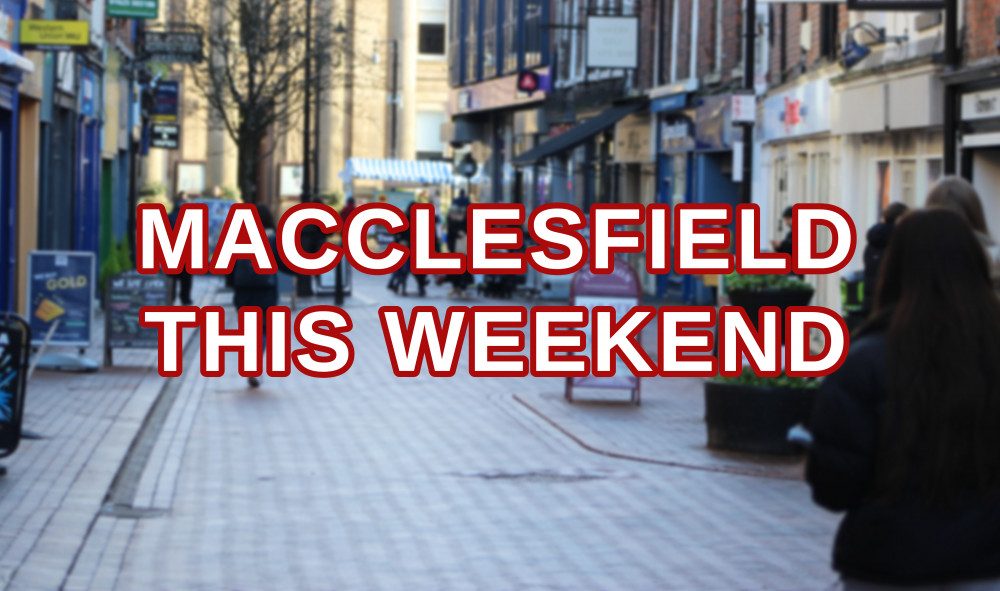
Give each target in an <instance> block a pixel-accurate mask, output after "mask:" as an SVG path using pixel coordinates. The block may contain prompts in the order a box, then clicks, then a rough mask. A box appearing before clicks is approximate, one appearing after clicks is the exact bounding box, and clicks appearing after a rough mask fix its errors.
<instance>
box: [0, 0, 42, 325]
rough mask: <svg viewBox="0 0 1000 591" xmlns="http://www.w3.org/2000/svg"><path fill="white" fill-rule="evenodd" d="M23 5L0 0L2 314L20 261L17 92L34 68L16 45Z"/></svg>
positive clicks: (11, 297) (7, 306) (11, 301)
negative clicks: (18, 239)
mask: <svg viewBox="0 0 1000 591" xmlns="http://www.w3.org/2000/svg"><path fill="white" fill-rule="evenodd" d="M23 14H24V5H23V4H22V3H21V2H15V1H12V0H0V228H3V230H0V310H11V309H13V306H14V301H15V299H14V298H15V294H14V285H15V277H14V272H15V268H16V261H17V233H16V232H15V231H8V230H9V229H10V230H13V229H14V228H16V227H17V224H16V220H17V170H18V149H17V146H18V91H17V86H18V85H19V84H20V83H21V76H22V75H23V74H24V73H25V72H32V71H33V70H34V64H33V63H32V62H31V61H30V60H28V59H27V58H25V57H24V56H23V55H21V53H20V51H19V48H18V47H17V44H16V43H15V40H16V36H15V31H17V30H19V29H20V22H21V17H22V15H23Z"/></svg>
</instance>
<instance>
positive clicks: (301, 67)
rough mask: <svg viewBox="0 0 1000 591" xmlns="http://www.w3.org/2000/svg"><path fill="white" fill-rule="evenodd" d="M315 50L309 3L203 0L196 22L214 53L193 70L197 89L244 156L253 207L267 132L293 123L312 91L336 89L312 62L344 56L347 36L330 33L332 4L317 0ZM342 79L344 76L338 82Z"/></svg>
mask: <svg viewBox="0 0 1000 591" xmlns="http://www.w3.org/2000/svg"><path fill="white" fill-rule="evenodd" d="M313 4H314V6H313V19H312V22H311V24H312V31H313V34H312V35H311V39H310V43H309V45H310V47H309V49H308V51H307V49H306V45H307V44H306V35H305V30H306V26H305V25H306V11H305V3H304V1H303V0H199V1H198V4H196V6H195V7H194V11H193V12H194V15H193V16H194V19H196V20H197V22H201V23H203V24H204V23H207V24H208V26H207V27H206V35H205V48H206V50H207V53H208V55H207V56H206V59H205V60H204V61H203V62H202V63H201V64H198V65H195V66H192V74H193V79H194V83H195V86H197V87H198V89H199V90H200V91H201V92H202V94H203V95H204V97H205V99H206V101H207V103H208V107H209V110H210V115H211V117H212V118H213V119H215V120H216V121H219V122H220V123H221V124H222V126H223V127H224V128H225V129H226V131H227V133H228V134H229V135H230V137H232V139H233V141H234V142H235V144H236V152H237V182H238V185H239V190H240V193H241V194H242V195H243V199H244V200H246V201H257V200H258V198H259V197H258V193H257V191H256V187H255V185H256V182H257V178H258V167H259V165H260V162H261V160H262V159H263V158H264V157H266V156H267V154H266V151H265V150H263V149H262V146H263V145H264V140H265V138H266V137H267V135H268V131H269V130H270V129H272V128H275V129H285V128H288V127H289V126H290V125H291V124H293V123H294V122H295V121H296V120H297V117H298V116H299V115H300V114H301V112H302V109H303V107H304V105H303V102H304V93H305V90H306V85H311V86H310V90H311V91H312V92H313V93H314V96H321V94H320V93H321V91H322V90H324V89H325V88H330V87H332V86H333V85H334V84H336V83H337V80H338V76H336V75H331V74H330V72H329V71H327V72H326V73H325V75H323V74H322V73H321V72H320V70H321V69H320V68H317V67H313V68H312V73H311V76H310V79H309V80H307V79H306V77H305V73H306V70H307V69H308V68H307V66H306V64H307V63H311V64H312V65H317V64H324V63H329V60H330V59H331V56H336V55H341V56H342V55H344V54H345V53H346V51H347V48H348V42H349V40H348V39H347V38H346V37H347V36H343V35H331V34H329V32H328V31H327V30H326V27H329V25H330V23H331V18H330V12H329V9H328V8H325V5H326V4H327V3H325V2H319V1H314V3H313ZM339 79H342V76H341V77H339Z"/></svg>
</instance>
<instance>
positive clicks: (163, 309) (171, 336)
mask: <svg viewBox="0 0 1000 591" xmlns="http://www.w3.org/2000/svg"><path fill="white" fill-rule="evenodd" d="M161 207H162V206H161ZM198 312H199V311H198V308H197V307H195V306H143V307H142V308H141V309H140V310H139V326H142V327H145V328H156V329H158V331H157V340H158V341H159V346H158V347H157V349H156V351H157V357H158V360H157V364H156V367H157V373H159V374H160V375H161V376H162V377H165V378H176V377H178V376H180V375H181V372H182V371H183V370H184V361H183V352H182V349H183V346H184V339H183V338H182V333H181V329H182V328H195V327H197V326H198V322H199V313H198Z"/></svg>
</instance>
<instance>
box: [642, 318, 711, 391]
mask: <svg viewBox="0 0 1000 591" xmlns="http://www.w3.org/2000/svg"><path fill="white" fill-rule="evenodd" d="M714 326H715V308H713V307H711V306H663V307H661V308H660V309H659V327H658V328H659V330H658V331H657V341H658V342H657V345H658V346H657V350H658V351H659V359H660V375H661V376H663V377H705V378H708V377H713V376H715V375H716V366H717V364H718V360H717V359H716V358H715V357H714V356H712V355H711V352H712V347H713V345H714V341H715V336H714V335H713V334H712V330H711V329H712V327H714ZM698 328H700V329H701V330H695V329H698ZM694 353H709V355H693V354H694Z"/></svg>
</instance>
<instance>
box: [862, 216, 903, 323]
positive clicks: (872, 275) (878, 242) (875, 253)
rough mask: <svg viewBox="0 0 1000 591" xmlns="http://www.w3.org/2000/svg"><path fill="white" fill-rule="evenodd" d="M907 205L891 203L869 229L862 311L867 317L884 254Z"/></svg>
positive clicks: (873, 300) (871, 305)
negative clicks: (893, 230) (893, 229)
mask: <svg viewBox="0 0 1000 591" xmlns="http://www.w3.org/2000/svg"><path fill="white" fill-rule="evenodd" d="M907 210H908V208H907V207H906V205H904V204H902V203H900V202H898V201H896V202H893V203H890V204H889V205H887V206H886V208H885V209H884V210H883V211H882V216H881V217H880V218H879V221H878V223H877V224H875V225H874V226H872V227H871V228H869V229H868V234H867V235H866V236H867V238H868V244H867V245H866V246H865V279H864V281H865V282H864V287H863V288H862V289H863V292H864V293H863V298H862V300H861V311H862V313H863V315H864V316H865V317H868V315H869V314H871V311H872V307H873V306H874V304H875V284H876V283H878V270H879V267H880V265H881V264H882V255H883V254H885V249H886V247H888V246H889V237H890V236H892V228H893V226H894V225H895V224H896V221H897V220H899V218H900V217H901V216H902V215H903V214H905V213H906V212H907Z"/></svg>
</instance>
